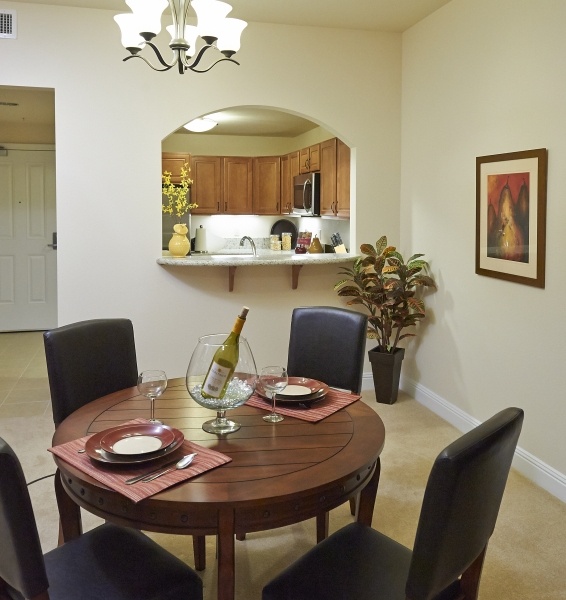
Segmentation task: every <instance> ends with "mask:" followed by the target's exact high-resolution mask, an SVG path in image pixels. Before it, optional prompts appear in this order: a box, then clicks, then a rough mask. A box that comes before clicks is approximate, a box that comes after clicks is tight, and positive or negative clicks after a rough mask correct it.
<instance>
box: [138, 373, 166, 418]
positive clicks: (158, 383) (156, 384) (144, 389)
mask: <svg viewBox="0 0 566 600" xmlns="http://www.w3.org/2000/svg"><path fill="white" fill-rule="evenodd" d="M166 389H167V375H166V374H165V371H157V370H153V371H142V372H141V373H140V375H139V377H138V390H139V392H140V394H141V395H142V396H145V397H146V398H149V400H150V402H151V417H150V419H149V422H150V423H161V421H158V420H157V419H156V418H155V406H154V403H155V399H156V398H157V397H158V396H161V394H163V392H164V391H165V390H166Z"/></svg>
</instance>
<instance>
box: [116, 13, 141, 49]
mask: <svg viewBox="0 0 566 600" xmlns="http://www.w3.org/2000/svg"><path fill="white" fill-rule="evenodd" d="M114 21H116V23H118V26H119V27H120V31H121V33H122V46H124V48H143V46H144V44H145V41H144V39H143V38H142V37H141V35H140V28H139V26H138V21H137V19H136V15H134V14H132V13H123V14H121V15H116V16H115V17H114Z"/></svg>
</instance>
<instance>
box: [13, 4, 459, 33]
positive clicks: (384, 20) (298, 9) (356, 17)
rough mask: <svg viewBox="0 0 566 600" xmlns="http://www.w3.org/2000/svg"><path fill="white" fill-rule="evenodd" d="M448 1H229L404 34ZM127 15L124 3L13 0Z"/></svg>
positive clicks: (281, 16) (304, 19) (255, 12)
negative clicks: (403, 32)
mask: <svg viewBox="0 0 566 600" xmlns="http://www.w3.org/2000/svg"><path fill="white" fill-rule="evenodd" d="M449 1H450V0H350V2H347V3H344V2H343V1H338V0H308V2H305V0H279V1H276V0H228V2H229V4H231V5H232V7H233V9H232V14H231V15H230V16H234V17H237V18H240V19H244V20H246V21H249V22H254V21H255V22H256V23H279V24H285V25H307V26H308V25H313V26H317V27H336V28H340V29H365V30H369V31H396V32H401V31H405V29H408V28H409V27H411V26H412V25H414V24H415V23H418V21H420V20H422V19H424V18H425V17H427V16H428V15H430V14H431V13H433V12H434V11H435V10H437V9H439V8H440V7H441V6H444V5H445V4H448V2H449ZM12 2H15V3H16V4H17V3H19V2H22V3H23V2H25V3H26V4H52V5H59V6H75V7H78V8H99V9H107V10H113V11H116V12H129V8H128V7H127V6H126V3H125V2H124V0H12Z"/></svg>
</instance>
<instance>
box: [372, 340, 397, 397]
mask: <svg viewBox="0 0 566 600" xmlns="http://www.w3.org/2000/svg"><path fill="white" fill-rule="evenodd" d="M404 357H405V348H397V349H396V350H395V352H393V354H389V352H379V351H378V349H377V346H376V347H375V348H372V349H371V350H369V351H368V358H369V361H370V363H371V370H372V372H373V386H374V388H375V399H376V400H377V401H378V402H381V403H382V404H394V403H395V401H396V400H397V394H398V393H399V378H400V377H401V365H402V364H403V358H404Z"/></svg>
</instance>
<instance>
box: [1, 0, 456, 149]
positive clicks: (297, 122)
mask: <svg viewBox="0 0 566 600" xmlns="http://www.w3.org/2000/svg"><path fill="white" fill-rule="evenodd" d="M228 1H229V3H231V4H232V7H233V10H232V12H233V16H235V17H239V18H242V19H244V20H246V21H248V22H263V23H278V24H287V25H303V26H318V27H334V28H346V29H363V30H370V31H388V32H402V31H404V30H405V29H408V28H409V27H411V26H412V25H414V24H415V23H417V22H418V21H420V20H422V19H424V18H425V17H427V16H428V15H429V14H431V13H433V12H434V11H436V10H437V9H439V8H440V7H442V6H444V5H445V4H448V2H449V1H450V0H351V1H350V2H349V3H348V4H347V5H345V4H344V2H338V0H309V2H305V1H304V0H284V1H278V2H275V1H274V0H270V1H268V0H228ZM12 2H14V3H16V4H17V3H19V2H25V3H27V4H30V3H31V4H51V5H60V6H73V7H78V8H97V9H106V10H111V11H115V12H128V11H129V8H128V6H127V5H126V4H125V2H124V1H123V0H35V1H31V2H30V0H12ZM3 103H16V104H17V106H7V105H6V104H3ZM54 104H55V103H54V92H53V91H52V90H40V89H36V88H23V87H8V86H0V128H1V125H2V123H3V122H5V123H10V122H11V123H14V122H21V121H22V120H26V121H27V123H28V124H29V123H30V122H31V123H38V124H39V123H42V124H52V123H53V121H54V119H55V111H54ZM203 116H204V115H203ZM214 118H215V119H216V120H218V123H219V124H218V126H217V127H215V128H214V129H212V130H211V131H210V132H207V133H203V134H199V135H252V136H258V135H259V136H269V137H296V136H297V135H300V134H302V133H305V132H306V131H309V130H310V129H313V128H314V127H316V124H315V123H312V122H311V121H308V120H306V119H303V118H301V117H298V116H295V115H291V114H288V113H283V112H281V111H275V110H269V109H260V108H255V107H238V108H234V109H229V110H224V111H222V112H220V113H215V115H214ZM181 132H184V133H188V132H187V131H186V130H184V129H183V128H181V129H180V130H179V133H181Z"/></svg>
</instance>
